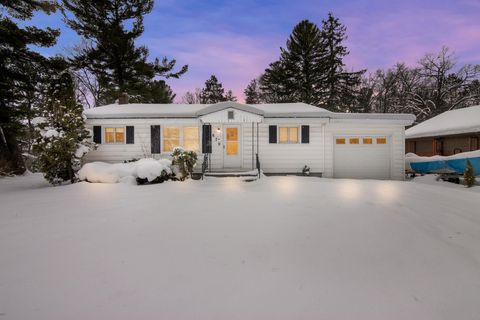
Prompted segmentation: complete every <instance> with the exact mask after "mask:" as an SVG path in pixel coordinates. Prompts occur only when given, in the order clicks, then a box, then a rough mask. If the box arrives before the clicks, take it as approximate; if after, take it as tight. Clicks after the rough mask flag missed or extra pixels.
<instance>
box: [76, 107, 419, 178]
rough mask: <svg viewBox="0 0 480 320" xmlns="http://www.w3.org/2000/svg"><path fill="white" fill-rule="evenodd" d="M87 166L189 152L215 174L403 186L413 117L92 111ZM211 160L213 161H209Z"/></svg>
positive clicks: (269, 110) (266, 110)
mask: <svg viewBox="0 0 480 320" xmlns="http://www.w3.org/2000/svg"><path fill="white" fill-rule="evenodd" d="M85 116H86V117H87V126H88V128H89V129H91V130H92V132H93V133H94V137H93V138H94V141H95V142H97V143H98V149H97V150H95V151H92V152H90V153H89V154H88V157H87V161H88V162H91V161H105V162H120V161H124V160H131V159H138V158H143V157H150V156H151V157H154V158H162V157H169V156H170V153H171V152H172V150H173V148H174V147H176V146H182V147H184V148H185V149H190V150H195V151H198V153H199V164H198V166H199V167H200V166H201V164H202V163H203V161H204V159H207V164H208V170H210V171H249V170H252V169H256V168H257V161H256V160H257V155H258V160H259V163H260V164H261V169H262V170H263V172H264V173H266V174H299V173H302V169H303V168H304V167H305V166H308V167H309V168H310V172H311V174H317V175H321V176H323V177H335V178H371V179H393V180H403V179H404V177H405V174H404V173H405V161H404V150H405V126H408V125H411V124H412V123H413V121H414V120H415V117H414V116H413V115H410V114H371V113H370V114H352V113H334V112H330V111H327V110H325V109H322V108H318V107H315V106H311V105H308V104H304V103H279V104H258V105H247V104H240V103H236V102H221V103H217V104H213V105H204V104H112V105H107V106H103V107H97V108H94V109H89V110H86V111H85ZM205 154H206V155H207V156H206V157H205V156H204V155H205Z"/></svg>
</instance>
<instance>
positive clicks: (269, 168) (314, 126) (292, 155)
mask: <svg viewBox="0 0 480 320" xmlns="http://www.w3.org/2000/svg"><path fill="white" fill-rule="evenodd" d="M326 121H328V120H326V119H308V118H307V119H288V118H285V119H283V118H278V119H276V118H268V119H265V123H262V124H260V128H259V129H260V130H259V137H260V146H259V147H260V151H259V156H260V163H261V167H262V169H263V170H264V172H266V173H301V172H302V169H303V167H304V166H305V165H307V166H309V167H310V171H311V172H312V173H323V170H324V161H323V159H324V154H323V150H324V148H323V126H324V125H325V123H326ZM270 125H276V126H277V130H278V128H279V127H298V130H299V131H298V132H299V143H295V144H287V143H269V139H268V138H269V126H270ZM302 125H308V126H310V142H309V143H303V144H302V143H301V126H302ZM277 139H278V135H277Z"/></svg>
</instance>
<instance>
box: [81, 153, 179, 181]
mask: <svg viewBox="0 0 480 320" xmlns="http://www.w3.org/2000/svg"><path fill="white" fill-rule="evenodd" d="M171 165H172V162H171V161H170V160H168V159H161V160H155V159H151V158H147V159H140V160H138V161H134V162H128V163H113V164H112V163H105V162H90V163H87V164H85V165H84V166H83V167H82V169H80V171H79V172H78V175H79V178H80V180H83V181H89V182H100V183H117V182H131V181H132V180H135V179H137V178H140V179H146V180H147V181H148V182H152V181H154V180H155V179H157V178H158V177H160V176H162V172H163V174H167V175H171V174H172V169H171Z"/></svg>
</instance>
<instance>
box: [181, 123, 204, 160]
mask: <svg viewBox="0 0 480 320" xmlns="http://www.w3.org/2000/svg"><path fill="white" fill-rule="evenodd" d="M185 128H195V129H197V146H198V147H197V149H196V150H188V149H186V148H185ZM180 140H181V142H182V147H183V148H184V149H185V150H186V151H194V152H196V153H200V151H201V150H202V148H201V145H200V144H201V139H200V128H199V127H198V126H182V130H181V139H180ZM187 140H192V141H193V139H187Z"/></svg>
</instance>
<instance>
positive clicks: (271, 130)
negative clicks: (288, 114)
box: [268, 126, 277, 143]
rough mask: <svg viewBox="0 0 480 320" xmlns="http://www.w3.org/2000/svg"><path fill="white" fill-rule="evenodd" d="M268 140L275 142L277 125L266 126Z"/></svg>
mask: <svg viewBox="0 0 480 320" xmlns="http://www.w3.org/2000/svg"><path fill="white" fill-rule="evenodd" d="M268 142H269V143H277V126H268Z"/></svg>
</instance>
